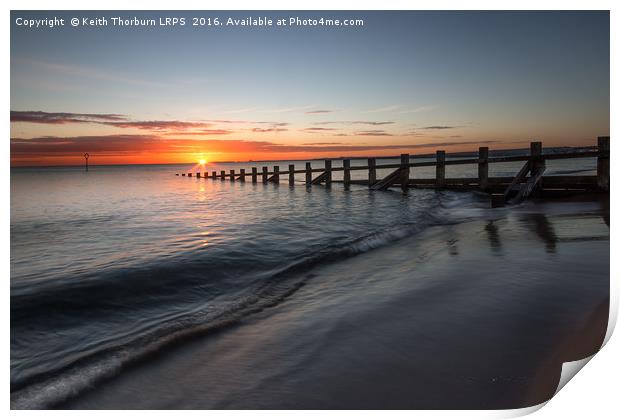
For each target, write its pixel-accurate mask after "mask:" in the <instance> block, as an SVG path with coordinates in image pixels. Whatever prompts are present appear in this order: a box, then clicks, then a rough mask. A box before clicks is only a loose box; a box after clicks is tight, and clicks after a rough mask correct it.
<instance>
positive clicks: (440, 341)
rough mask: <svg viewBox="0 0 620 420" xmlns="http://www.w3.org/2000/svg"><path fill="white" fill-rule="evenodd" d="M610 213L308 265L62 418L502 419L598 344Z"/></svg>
mask: <svg viewBox="0 0 620 420" xmlns="http://www.w3.org/2000/svg"><path fill="white" fill-rule="evenodd" d="M608 224H609V215H608V212H607V211H606V209H605V208H604V206H603V208H601V206H599V205H598V204H592V203H554V204H546V205H536V204H527V205H524V206H521V207H519V208H518V209H514V210H499V211H489V212H488V214H487V215H486V216H485V217H483V220H476V221H472V222H468V223H463V224H459V225H451V226H436V227H432V228H429V229H427V230H425V231H424V232H423V233H421V234H419V235H416V236H414V237H411V238H407V239H404V240H401V241H398V242H396V243H394V244H392V245H390V246H386V247H383V248H381V249H377V250H374V251H370V252H368V253H365V254H362V255H359V256H356V257H353V258H350V259H347V260H346V261H342V262H338V263H334V264H331V265H328V266H324V267H320V268H317V269H314V270H312V272H311V273H308V274H307V275H306V280H305V282H304V286H303V287H301V288H300V289H298V290H297V291H296V292H295V293H294V294H292V295H291V296H288V297H287V298H286V299H285V300H283V301H282V302H281V303H279V304H278V305H276V306H274V307H271V308H267V309H265V310H263V311H262V312H260V313H257V314H254V315H252V316H249V317H247V318H244V319H243V320H242V321H241V322H240V323H237V324H235V325H233V326H230V327H228V328H225V329H222V330H220V331H219V332H216V333H212V334H209V335H207V336H204V337H201V338H198V339H193V340H191V341H188V342H184V343H180V344H178V345H175V346H173V347H170V348H168V349H166V350H165V351H163V352H160V353H159V354H157V355H155V356H153V357H151V358H148V359H146V360H143V361H141V362H140V363H139V364H136V365H134V366H131V367H129V368H127V369H126V370H124V371H123V372H121V373H120V374H119V375H118V376H116V377H114V378H112V379H110V380H108V381H106V382H104V383H100V384H98V385H97V386H95V387H94V388H93V389H91V390H90V391H88V392H86V393H84V394H82V395H81V396H79V397H77V398H75V399H73V400H70V401H67V402H65V403H64V404H62V405H60V406H59V408H80V409H99V408H108V409H121V408H142V409H508V408H521V407H527V406H532V405H536V404H539V403H541V402H543V401H545V400H547V399H549V398H550V397H551V396H552V395H553V393H554V391H555V389H556V387H557V383H558V381H559V377H560V371H561V363H562V362H563V361H568V360H575V359H579V358H583V357H586V356H588V355H590V354H592V353H593V352H595V351H596V350H597V349H598V348H599V347H600V345H601V344H602V340H603V337H604V335H605V331H606V324H607V312H608V302H609V226H608Z"/></svg>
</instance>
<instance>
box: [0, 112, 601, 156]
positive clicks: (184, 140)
mask: <svg viewBox="0 0 620 420" xmlns="http://www.w3.org/2000/svg"><path fill="white" fill-rule="evenodd" d="M326 119H327V118H323V120H326ZM597 131H605V130H604V129H597V128H596V127H594V126H583V127H581V130H580V131H579V132H576V131H575V132H573V135H572V136H566V135H559V134H558V133H556V132H554V131H553V130H543V129H541V128H535V129H530V131H527V130H523V131H522V132H519V131H517V130H516V129H515V128H511V130H510V132H512V133H513V134H512V135H511V136H506V134H507V133H504V132H502V130H501V128H499V127H488V128H483V127H480V126H476V125H466V124H463V125H455V126H440V125H436V126H434V125H429V126H422V127H419V126H415V125H412V124H407V123H402V122H400V121H398V120H397V119H396V118H393V119H390V118H389V115H387V118H384V119H365V120H362V119H359V120H352V121H339V120H336V119H334V118H333V117H332V119H331V120H330V121H323V122H320V123H313V122H306V123H299V122H286V121H279V122H273V121H270V122H263V121H258V122H257V121H213V122H205V121H204V120H203V121H184V120H147V121H141V120H134V119H131V118H129V117H127V116H124V115H113V114H77V113H48V112H42V111H35V112H32V111H12V112H11V166H73V165H83V164H84V157H83V155H84V153H89V155H90V158H89V163H90V164H91V165H117V164H170V163H187V164H194V163H196V162H198V161H200V160H201V159H205V160H207V161H208V162H230V161H239V162H242V161H250V160H252V161H272V160H305V159H320V158H338V157H343V156H347V157H368V156H376V157H381V156H395V155H398V154H400V153H409V154H411V155H416V154H418V155H419V154H429V153H434V152H435V151H436V150H445V151H446V152H448V153H451V152H452V153H453V152H468V151H476V150H477V149H478V147H479V146H487V147H489V149H491V150H493V149H496V150H497V149H514V148H526V147H528V144H529V142H530V141H534V140H537V141H543V145H544V146H545V147H557V146H591V145H595V144H596V137H597V136H598V135H607V134H608V133H601V132H597ZM588 133H591V135H588ZM502 134H503V136H502Z"/></svg>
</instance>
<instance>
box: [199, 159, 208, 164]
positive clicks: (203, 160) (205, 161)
mask: <svg viewBox="0 0 620 420" xmlns="http://www.w3.org/2000/svg"><path fill="white" fill-rule="evenodd" d="M198 163H199V164H200V165H204V164H205V163H207V159H200V160H199V161H198Z"/></svg>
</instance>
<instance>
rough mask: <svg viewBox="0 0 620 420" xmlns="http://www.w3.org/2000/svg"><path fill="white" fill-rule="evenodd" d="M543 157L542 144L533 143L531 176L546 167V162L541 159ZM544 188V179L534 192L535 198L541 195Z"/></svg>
mask: <svg viewBox="0 0 620 420" xmlns="http://www.w3.org/2000/svg"><path fill="white" fill-rule="evenodd" d="M541 155H542V143H541V142H539V141H533V142H531V143H530V156H531V158H530V175H534V174H535V173H536V172H537V171H538V169H539V168H540V167H541V166H545V162H544V161H543V160H542V158H541ZM542 188H543V181H542V179H541V180H540V181H539V184H538V188H537V189H536V190H535V191H534V194H535V196H536V195H539V193H540V191H541V190H542Z"/></svg>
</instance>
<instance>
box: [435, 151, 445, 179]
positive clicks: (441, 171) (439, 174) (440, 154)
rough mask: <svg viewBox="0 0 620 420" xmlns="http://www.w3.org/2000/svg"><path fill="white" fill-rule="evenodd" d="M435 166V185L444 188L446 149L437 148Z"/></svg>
mask: <svg viewBox="0 0 620 420" xmlns="http://www.w3.org/2000/svg"><path fill="white" fill-rule="evenodd" d="M436 160H437V162H436V164H437V166H436V167H435V168H436V169H435V180H436V182H435V185H436V186H437V188H442V187H443V186H444V184H445V180H446V152H445V151H444V150H437V154H436Z"/></svg>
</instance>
